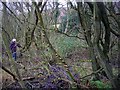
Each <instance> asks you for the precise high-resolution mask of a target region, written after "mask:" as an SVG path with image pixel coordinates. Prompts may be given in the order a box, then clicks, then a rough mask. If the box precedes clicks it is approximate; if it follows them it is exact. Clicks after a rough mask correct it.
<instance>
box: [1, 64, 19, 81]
mask: <svg viewBox="0 0 120 90" xmlns="http://www.w3.org/2000/svg"><path fill="white" fill-rule="evenodd" d="M0 68H2V69H3V70H4V71H5V72H7V73H8V74H9V75H11V76H12V77H13V79H14V80H15V81H18V79H17V78H16V76H15V75H14V74H13V73H12V72H10V71H9V70H8V69H7V68H5V67H4V66H3V65H2V63H1V62H0Z"/></svg>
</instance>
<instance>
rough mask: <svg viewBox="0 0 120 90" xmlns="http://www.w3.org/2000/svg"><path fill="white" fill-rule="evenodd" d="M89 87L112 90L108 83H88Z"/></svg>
mask: <svg viewBox="0 0 120 90" xmlns="http://www.w3.org/2000/svg"><path fill="white" fill-rule="evenodd" d="M90 85H91V86H92V87H95V88H98V90H101V89H103V88H104V89H105V90H109V89H110V88H112V86H111V84H110V83H103V82H102V81H92V80H91V81H90Z"/></svg>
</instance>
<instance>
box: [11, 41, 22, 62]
mask: <svg viewBox="0 0 120 90" xmlns="http://www.w3.org/2000/svg"><path fill="white" fill-rule="evenodd" d="M17 47H21V46H20V44H18V43H17V42H16V39H12V41H11V43H10V50H11V52H12V57H13V59H14V60H15V61H16V59H17V52H16V51H17Z"/></svg>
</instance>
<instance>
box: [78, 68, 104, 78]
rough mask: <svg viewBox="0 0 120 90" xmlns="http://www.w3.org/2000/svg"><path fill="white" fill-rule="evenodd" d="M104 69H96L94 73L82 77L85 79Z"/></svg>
mask: <svg viewBox="0 0 120 90" xmlns="http://www.w3.org/2000/svg"><path fill="white" fill-rule="evenodd" d="M102 70H103V68H100V69H98V70H97V71H95V72H93V73H91V74H89V75H86V76H84V77H81V78H80V79H84V78H86V77H89V76H92V75H94V74H97V73H99V72H100V71H102Z"/></svg>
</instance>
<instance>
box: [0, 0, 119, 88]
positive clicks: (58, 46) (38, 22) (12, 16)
mask: <svg viewBox="0 0 120 90" xmlns="http://www.w3.org/2000/svg"><path fill="white" fill-rule="evenodd" d="M1 3H2V11H1V13H2V20H1V22H2V26H1V29H2V37H3V40H2V42H3V43H2V45H3V48H4V49H5V52H6V53H7V54H8V56H9V57H8V59H6V57H7V56H5V57H4V58H3V60H2V61H3V65H4V62H9V63H10V64H11V65H10V66H9V67H11V68H12V70H15V72H13V71H11V72H13V73H16V76H19V77H18V80H19V81H20V84H21V85H22V86H23V87H24V86H25V85H24V83H23V82H22V74H21V73H23V72H24V70H23V69H21V70H18V69H19V67H16V64H17V63H16V62H14V61H13V60H11V59H12V57H11V58H10V56H11V53H10V51H9V43H10V40H11V39H12V38H16V39H17V41H18V42H19V43H20V44H21V45H22V49H20V50H18V52H19V53H22V54H23V58H22V57H20V58H19V59H20V60H19V61H24V59H25V60H26V61H27V62H29V63H30V66H29V68H30V69H31V68H35V67H36V66H37V65H38V67H40V66H39V65H43V67H44V68H45V70H47V72H48V73H49V72H50V66H49V64H50V65H56V64H60V65H61V66H63V67H64V68H65V72H66V73H67V75H69V76H70V77H71V79H72V80H71V81H72V82H76V83H77V87H80V86H79V83H78V81H77V80H75V77H74V75H73V74H72V72H71V71H70V69H69V66H71V63H72V62H74V64H73V66H72V68H73V69H74V72H76V73H79V75H80V76H83V75H82V74H81V72H82V71H84V69H82V68H83V67H77V69H76V66H77V63H78V64H81V63H83V62H80V61H81V60H82V59H84V58H81V57H82V55H81V54H80V52H83V53H82V54H84V53H85V55H84V56H85V59H89V60H91V62H89V63H87V65H89V64H92V65H90V66H89V67H88V69H89V68H90V67H92V70H91V72H93V74H90V76H91V75H92V76H91V77H93V78H94V80H101V76H102V77H106V78H107V79H108V80H109V81H110V83H111V85H112V86H113V87H114V88H118V87H119V82H120V81H119V75H120V73H119V67H120V66H119V63H120V31H119V30H120V19H119V18H120V16H119V15H120V14H119V13H120V10H119V9H120V7H119V2H114V3H113V2H106V3H104V2H99V3H98V2H85V3H82V2H70V1H69V2H67V3H66V6H65V7H63V6H62V5H61V3H60V2H57V1H56V2H53V3H51V2H48V1H47V0H46V2H38V3H36V2H32V3H30V2H11V3H8V2H1ZM74 51H75V54H76V52H77V53H78V56H79V57H76V58H73V57H74V56H72V55H73V53H72V52H74ZM86 52H87V53H86ZM88 56H89V57H88ZM25 57H26V58H25ZM35 58H37V61H33V60H34V59H35ZM8 60H9V61H8ZM35 62H38V63H37V64H36V63H35ZM12 65H14V67H12ZM22 66H23V67H24V69H25V70H28V67H26V66H24V65H22ZM7 67H8V66H7ZM38 67H37V68H38ZM116 67H117V68H116ZM2 69H3V68H2ZM81 69H82V70H81ZM4 70H5V69H4ZM99 70H100V71H101V70H102V71H101V72H97V71H99ZM96 72H97V73H96ZM8 73H9V71H8ZM31 73H32V71H31ZM87 75H88V74H87ZM33 76H34V75H33ZM88 76H89V75H88ZM83 77H84V76H83ZM85 77H87V76H86V74H85ZM89 79H90V78H89Z"/></svg>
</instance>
